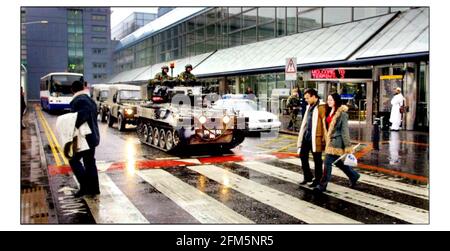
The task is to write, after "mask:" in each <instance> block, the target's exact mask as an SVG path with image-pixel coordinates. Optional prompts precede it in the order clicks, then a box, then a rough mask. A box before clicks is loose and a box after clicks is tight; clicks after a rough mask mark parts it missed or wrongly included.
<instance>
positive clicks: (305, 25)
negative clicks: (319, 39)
mask: <svg viewBox="0 0 450 251" xmlns="http://www.w3.org/2000/svg"><path fill="white" fill-rule="evenodd" d="M321 27H322V8H298V30H299V32H303V31H308V30H314V29H318V28H321Z"/></svg>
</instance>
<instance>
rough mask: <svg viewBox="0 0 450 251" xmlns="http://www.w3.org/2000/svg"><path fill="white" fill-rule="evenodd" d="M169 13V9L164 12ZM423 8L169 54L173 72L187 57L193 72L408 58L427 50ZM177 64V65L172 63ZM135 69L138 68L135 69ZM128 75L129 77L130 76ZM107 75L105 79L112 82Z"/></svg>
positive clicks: (144, 70)
mask: <svg viewBox="0 0 450 251" xmlns="http://www.w3.org/2000/svg"><path fill="white" fill-rule="evenodd" d="M169 13H170V12H169ZM428 18H429V13H428V8H416V9H410V10H408V11H405V12H401V13H400V14H397V13H391V14H387V15H383V16H378V17H374V18H369V19H364V20H360V21H355V22H351V23H346V24H341V25H335V26H332V27H327V28H322V29H317V30H313V31H308V32H303V33H299V34H294V35H290V36H285V37H280V38H274V39H270V40H266V41H261V42H256V43H252V44H247V45H241V46H236V47H232V48H226V49H221V50H218V51H214V52H210V53H205V54H201V55H197V56H194V57H191V58H183V59H177V60H175V65H176V68H175V69H174V76H176V75H177V74H178V73H180V72H181V71H183V70H184V65H185V64H187V63H191V64H192V65H193V66H194V69H193V73H194V74H195V75H197V76H199V77H210V76H211V77H212V76H221V75H234V74H236V75H238V74H242V73H245V72H247V73H248V72H258V71H261V72H262V69H264V70H265V71H267V72H268V71H273V70H275V71H282V70H283V69H284V65H285V64H286V58H289V57H296V58H297V66H298V67H308V66H318V65H319V66H320V65H324V66H325V65H327V64H333V63H336V64H342V65H346V64H352V65H353V64H358V63H366V64H370V62H372V61H371V60H373V59H372V58H380V59H383V60H389V58H395V57H396V58H397V59H403V60H406V59H409V58H410V57H413V56H415V55H419V56H423V55H425V54H426V55H428V52H429V35H428V32H429V19H428ZM164 64H167V65H168V63H159V64H155V65H152V66H146V67H141V68H138V69H134V70H131V71H126V72H121V73H119V74H118V75H116V76H115V77H113V79H112V80H114V81H117V80H120V81H121V82H127V81H132V80H134V81H143V80H148V79H151V78H153V76H154V75H155V74H156V73H157V72H159V71H160V70H161V66H162V65H164ZM180 65H181V66H182V67H178V66H180ZM136 72H140V73H139V74H138V75H135V73H136ZM130 79H132V80H130ZM114 81H108V83H116V82H114Z"/></svg>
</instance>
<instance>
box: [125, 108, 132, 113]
mask: <svg viewBox="0 0 450 251" xmlns="http://www.w3.org/2000/svg"><path fill="white" fill-rule="evenodd" d="M125 113H126V114H127V115H131V114H133V113H134V111H133V109H131V108H125Z"/></svg>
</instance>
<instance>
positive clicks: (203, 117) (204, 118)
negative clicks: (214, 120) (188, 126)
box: [198, 115, 206, 125]
mask: <svg viewBox="0 0 450 251" xmlns="http://www.w3.org/2000/svg"><path fill="white" fill-rule="evenodd" d="M198 121H200V123H201V124H202V125H203V124H204V123H206V117H205V116H203V115H202V116H200V117H199V118H198Z"/></svg>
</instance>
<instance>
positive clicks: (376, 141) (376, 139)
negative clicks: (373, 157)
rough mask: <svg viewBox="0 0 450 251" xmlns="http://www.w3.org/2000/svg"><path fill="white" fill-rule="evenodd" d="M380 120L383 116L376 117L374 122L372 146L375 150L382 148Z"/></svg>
mask: <svg viewBox="0 0 450 251" xmlns="http://www.w3.org/2000/svg"><path fill="white" fill-rule="evenodd" d="M380 120H381V118H376V119H375V121H374V122H373V129H372V147H373V149H375V150H380Z"/></svg>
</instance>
